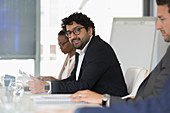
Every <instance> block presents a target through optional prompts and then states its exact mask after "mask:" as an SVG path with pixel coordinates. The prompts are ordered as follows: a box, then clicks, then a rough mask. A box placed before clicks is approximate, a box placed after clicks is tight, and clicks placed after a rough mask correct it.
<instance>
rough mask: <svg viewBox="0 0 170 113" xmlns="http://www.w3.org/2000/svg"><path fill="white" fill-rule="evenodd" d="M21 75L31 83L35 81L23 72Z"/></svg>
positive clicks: (20, 72)
mask: <svg viewBox="0 0 170 113" xmlns="http://www.w3.org/2000/svg"><path fill="white" fill-rule="evenodd" d="M19 74H20V75H22V76H24V77H25V78H26V79H27V80H29V81H33V80H32V79H31V78H30V76H29V75H27V74H26V73H25V72H23V71H21V70H19Z"/></svg>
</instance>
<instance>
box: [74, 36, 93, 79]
mask: <svg viewBox="0 0 170 113" xmlns="http://www.w3.org/2000/svg"><path fill="white" fill-rule="evenodd" d="M92 37H93V35H92V36H91V37H90V39H89V41H88V42H87V44H86V45H85V46H84V48H83V49H82V50H80V49H76V52H77V53H79V59H78V65H77V70H76V80H78V78H79V74H80V68H81V65H82V62H83V59H84V55H85V52H86V50H87V47H88V45H89V43H90V41H91V39H92Z"/></svg>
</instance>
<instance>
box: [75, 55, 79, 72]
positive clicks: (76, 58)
mask: <svg viewBox="0 0 170 113" xmlns="http://www.w3.org/2000/svg"><path fill="white" fill-rule="evenodd" d="M78 60H79V53H77V52H76V55H75V65H74V69H75V74H76V70H77V65H78Z"/></svg>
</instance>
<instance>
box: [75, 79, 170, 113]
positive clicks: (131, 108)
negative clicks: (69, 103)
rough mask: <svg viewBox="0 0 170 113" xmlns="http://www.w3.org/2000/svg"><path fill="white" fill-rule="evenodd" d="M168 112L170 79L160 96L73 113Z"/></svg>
mask: <svg viewBox="0 0 170 113" xmlns="http://www.w3.org/2000/svg"><path fill="white" fill-rule="evenodd" d="M169 112H170V77H168V79H167V81H166V83H165V84H164V87H163V89H162V91H161V95H160V96H159V97H158V98H156V97H152V98H150V99H146V100H144V101H140V102H136V103H135V104H127V103H123V104H122V103H121V104H115V105H113V106H111V107H110V108H99V107H98V108H97V107H96V108H92V107H91V108H79V109H77V110H76V111H75V113H169Z"/></svg>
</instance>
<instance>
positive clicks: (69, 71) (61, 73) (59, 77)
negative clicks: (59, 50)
mask: <svg viewBox="0 0 170 113" xmlns="http://www.w3.org/2000/svg"><path fill="white" fill-rule="evenodd" d="M72 57H73V56H72ZM68 61H69V56H68V55H67V57H66V60H65V62H64V64H63V67H62V69H61V71H60V74H59V76H58V79H59V80H61V79H62V75H63V72H64V70H65V66H66V65H67V63H68ZM73 62H74V63H73V64H72V65H71V68H70V69H69V70H68V74H67V77H69V76H70V75H71V72H72V71H73V68H74V64H75V61H73Z"/></svg>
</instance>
